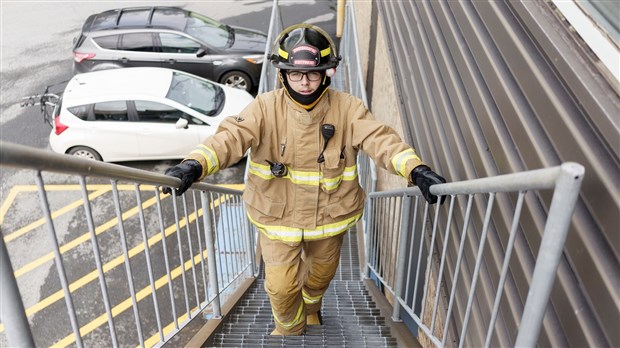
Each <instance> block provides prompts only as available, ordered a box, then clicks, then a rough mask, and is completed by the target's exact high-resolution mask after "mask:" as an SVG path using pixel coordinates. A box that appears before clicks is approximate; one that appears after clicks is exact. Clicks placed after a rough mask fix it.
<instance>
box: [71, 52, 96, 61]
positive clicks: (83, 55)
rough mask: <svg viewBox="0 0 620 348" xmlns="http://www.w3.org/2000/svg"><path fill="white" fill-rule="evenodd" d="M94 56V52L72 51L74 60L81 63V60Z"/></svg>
mask: <svg viewBox="0 0 620 348" xmlns="http://www.w3.org/2000/svg"><path fill="white" fill-rule="evenodd" d="M94 56H95V54H94V53H80V52H73V60H75V61H76V62H78V63H81V62H82V61H83V60H87V59H91V58H93V57H94Z"/></svg>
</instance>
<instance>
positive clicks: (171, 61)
mask: <svg viewBox="0 0 620 348" xmlns="http://www.w3.org/2000/svg"><path fill="white" fill-rule="evenodd" d="M166 62H168V63H170V64H174V63H176V62H177V60H176V59H166Z"/></svg>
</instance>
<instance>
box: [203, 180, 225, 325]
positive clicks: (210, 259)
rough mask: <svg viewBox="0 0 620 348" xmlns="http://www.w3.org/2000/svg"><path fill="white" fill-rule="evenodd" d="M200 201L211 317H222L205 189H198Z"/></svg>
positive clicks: (207, 197)
mask: <svg viewBox="0 0 620 348" xmlns="http://www.w3.org/2000/svg"><path fill="white" fill-rule="evenodd" d="M200 201H201V202H202V221H203V223H204V227H205V244H206V247H207V264H208V266H209V286H210V288H211V293H212V294H214V296H215V297H214V298H213V318H215V319H219V318H221V317H222V308H221V305H220V289H219V284H218V277H217V261H216V259H215V245H214V240H213V223H212V221H211V208H210V207H211V200H210V199H209V196H208V195H207V193H206V192H205V191H200Z"/></svg>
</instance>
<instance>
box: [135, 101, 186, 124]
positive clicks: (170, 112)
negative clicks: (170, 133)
mask: <svg viewBox="0 0 620 348" xmlns="http://www.w3.org/2000/svg"><path fill="white" fill-rule="evenodd" d="M135 105H136V112H137V114H138V120H139V121H140V122H159V123H162V122H163V123H176V122H177V121H178V120H179V118H180V117H182V116H183V115H184V112H183V111H181V110H179V109H177V108H175V107H172V106H170V105H166V104H162V103H157V102H152V101H147V100H136V101H135Z"/></svg>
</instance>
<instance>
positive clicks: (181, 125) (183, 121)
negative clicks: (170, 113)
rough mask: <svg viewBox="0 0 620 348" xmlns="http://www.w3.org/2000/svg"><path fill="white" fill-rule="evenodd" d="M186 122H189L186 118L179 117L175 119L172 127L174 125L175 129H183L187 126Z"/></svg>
mask: <svg viewBox="0 0 620 348" xmlns="http://www.w3.org/2000/svg"><path fill="white" fill-rule="evenodd" d="M188 124H189V122H188V121H187V120H186V119H184V118H179V120H178V121H177V123H175V125H174V127H175V128H176V129H181V128H183V129H187V128H188V127H187V125H188Z"/></svg>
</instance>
